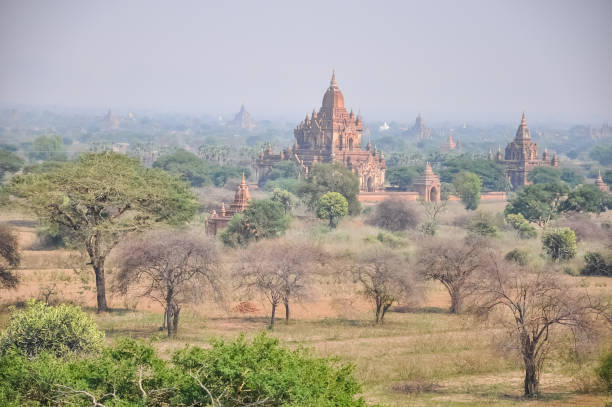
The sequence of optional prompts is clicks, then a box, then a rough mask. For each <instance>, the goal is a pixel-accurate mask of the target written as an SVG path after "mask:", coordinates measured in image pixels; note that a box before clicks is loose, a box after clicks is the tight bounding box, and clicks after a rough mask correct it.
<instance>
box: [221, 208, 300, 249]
mask: <svg viewBox="0 0 612 407" xmlns="http://www.w3.org/2000/svg"><path fill="white" fill-rule="evenodd" d="M290 220H291V219H290V217H289V216H287V215H285V210H284V209H283V206H282V205H281V204H280V203H278V202H274V201H271V200H269V199H261V200H254V201H253V202H251V204H250V206H249V208H248V209H247V210H246V211H244V212H242V213H239V214H236V215H234V217H233V218H232V219H231V220H230V221H229V223H228V225H227V227H226V228H225V229H224V230H223V232H221V236H220V238H221V241H222V242H223V243H224V244H226V245H228V246H232V247H236V246H244V245H246V244H248V243H249V242H251V241H255V240H260V239H266V238H273V237H278V236H280V235H281V234H283V233H284V232H285V231H286V230H287V229H288V228H289V223H290Z"/></svg>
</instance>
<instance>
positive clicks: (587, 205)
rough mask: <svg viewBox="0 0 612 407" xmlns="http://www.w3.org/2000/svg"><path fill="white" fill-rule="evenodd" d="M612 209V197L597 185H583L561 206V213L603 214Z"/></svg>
mask: <svg viewBox="0 0 612 407" xmlns="http://www.w3.org/2000/svg"><path fill="white" fill-rule="evenodd" d="M607 209H612V196H610V193H609V192H605V191H602V190H600V189H599V188H597V187H596V186H595V185H591V184H587V185H581V186H579V187H577V188H576V189H574V190H573V191H570V192H569V193H568V194H567V199H565V200H564V201H563V202H562V203H561V205H560V206H559V210H560V211H561V212H591V213H597V214H598V213H601V212H605V211H606V210H607Z"/></svg>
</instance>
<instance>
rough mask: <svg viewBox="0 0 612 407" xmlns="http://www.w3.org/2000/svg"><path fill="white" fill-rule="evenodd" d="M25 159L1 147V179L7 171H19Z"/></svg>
mask: <svg viewBox="0 0 612 407" xmlns="http://www.w3.org/2000/svg"><path fill="white" fill-rule="evenodd" d="M23 164H24V161H23V159H22V158H21V157H19V156H18V155H17V154H15V153H12V152H10V151H7V150H2V149H0V181H2V178H4V174H5V173H7V172H17V171H19V170H20V169H21V168H22V167H23Z"/></svg>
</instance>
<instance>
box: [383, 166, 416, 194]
mask: <svg viewBox="0 0 612 407" xmlns="http://www.w3.org/2000/svg"><path fill="white" fill-rule="evenodd" d="M418 176H419V172H418V170H417V167H392V168H389V169H387V171H386V173H385V178H386V179H387V181H388V182H389V184H390V185H392V186H397V187H398V188H399V189H400V190H402V191H407V190H408V188H410V186H411V185H412V183H413V182H414V180H415V179H416V177H418Z"/></svg>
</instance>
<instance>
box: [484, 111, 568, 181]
mask: <svg viewBox="0 0 612 407" xmlns="http://www.w3.org/2000/svg"><path fill="white" fill-rule="evenodd" d="M495 161H496V162H498V163H500V164H502V165H503V166H504V167H505V168H506V177H508V180H509V181H510V183H511V184H512V187H513V188H515V189H516V188H518V187H521V186H523V185H527V184H529V181H528V180H527V174H529V171H531V170H532V169H534V168H536V167H543V166H551V167H558V166H559V160H558V158H557V155H556V154H553V156H552V158H549V156H548V151H547V150H546V149H544V153H543V154H542V158H540V157H539V156H538V145H537V143H535V142H534V141H533V140H531V134H530V132H529V127H527V120H526V119H525V113H523V118H522V119H521V124H520V125H519V127H518V129H517V130H516V137H515V138H514V140H513V141H512V142H511V143H510V144H508V146H507V147H506V151H505V155H504V156H502V152H501V149H498V150H497V155H496V157H495Z"/></svg>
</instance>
